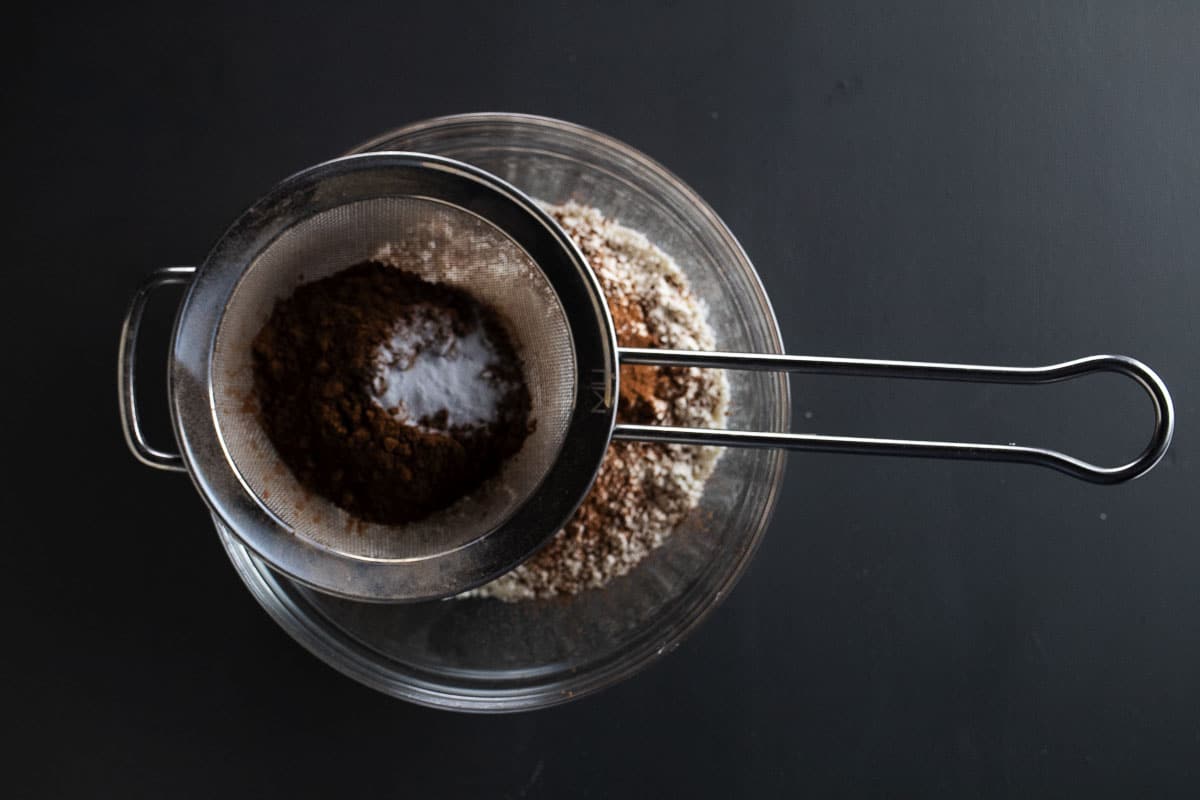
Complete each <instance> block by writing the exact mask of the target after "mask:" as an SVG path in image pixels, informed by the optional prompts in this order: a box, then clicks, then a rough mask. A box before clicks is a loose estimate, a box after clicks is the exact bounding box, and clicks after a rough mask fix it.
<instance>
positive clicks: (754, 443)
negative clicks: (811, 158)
mask: <svg viewBox="0 0 1200 800" xmlns="http://www.w3.org/2000/svg"><path fill="white" fill-rule="evenodd" d="M619 356H620V362H621V363H622V364H656V365H661V366H687V367H710V368H715V369H744V370H759V371H769V372H807V373H810V374H823V375H865V376H871V377H879V378H915V379H918V380H944V381H965V382H977V383H1054V382H1056V381H1065V380H1069V379H1071V378H1077V377H1079V376H1081V375H1087V374H1089V373H1094V372H1116V373H1119V374H1122V375H1126V376H1128V377H1130V378H1132V379H1133V380H1134V381H1136V382H1137V383H1138V385H1139V386H1141V387H1142V389H1144V390H1145V392H1146V394H1148V395H1149V396H1150V400H1151V401H1152V402H1153V403H1154V432H1153V433H1152V434H1151V436H1150V441H1149V442H1148V443H1147V444H1146V448H1145V449H1144V450H1143V451H1142V453H1141V455H1139V456H1138V457H1137V458H1135V459H1134V460H1133V461H1130V462H1129V463H1128V464H1122V465H1121V466H1117V467H1102V466H1098V465H1096V464H1091V463H1088V462H1087V461H1083V460H1081V459H1078V458H1075V457H1074V456H1070V455H1067V454H1066V453H1060V452H1058V451H1057V450H1047V449H1045V448H1041V447H1019V446H1017V445H1015V444H1008V445H1004V444H983V443H978V442H938V441H933V442H929V441H917V440H909V439H871V438H863V437H855V436H824V435H818V434H811V433H770V432H765V431H764V432H756V431H729V430H707V429H703V428H675V427H666V426H661V425H620V424H619V425H617V426H616V427H615V428H614V429H613V438H614V439H632V440H637V441H649V442H672V443H676V444H702V445H704V444H707V445H718V446H725V447H764V448H772V447H777V448H784V449H787V450H815V451H820V452H826V453H866V454H873V455H893V456H923V457H929V458H958V459H973V460H979V461H1019V462H1024V463H1027V464H1040V465H1042V466H1044V467H1051V468H1053V469H1057V470H1059V471H1061V472H1065V473H1067V474H1068V475H1072V476H1074V477H1076V478H1081V479H1083V480H1086V481H1092V482H1093V483H1120V482H1122V481H1127V480H1131V479H1133V478H1136V477H1138V476H1140V475H1144V474H1145V473H1147V472H1149V471H1150V469H1151V468H1152V467H1153V466H1154V465H1155V464H1157V463H1158V461H1159V459H1161V458H1162V457H1163V454H1164V453H1165V452H1166V451H1167V446H1168V445H1170V443H1171V434H1172V433H1173V431H1174V428H1175V411H1174V407H1173V406H1172V404H1171V394H1170V392H1168V391H1167V387H1166V386H1165V385H1164V384H1163V382H1162V379H1161V378H1159V377H1158V375H1157V374H1156V373H1155V372H1154V370H1152V369H1150V368H1149V367H1147V366H1146V365H1145V364H1143V363H1142V362H1140V361H1138V360H1137V359H1134V358H1130V357H1129V356H1109V355H1100V356H1087V357H1086V358H1078V359H1075V360H1074V361H1064V362H1063V363H1061V364H1050V365H1048V366H1044V367H995V366H977V365H974V364H938V363H929V362H921V361H880V360H875V359H867V358H815V357H812V356H784V355H770V354H765V353H761V354H757V353H708V352H701V351H689V350H658V349H654V348H633V347H622V348H620V350H619Z"/></svg>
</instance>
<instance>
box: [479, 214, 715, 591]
mask: <svg viewBox="0 0 1200 800" xmlns="http://www.w3.org/2000/svg"><path fill="white" fill-rule="evenodd" d="M548 211H549V212H550V213H551V214H552V215H553V216H554V218H555V219H557V220H558V222H559V224H561V225H562V226H563V228H564V229H565V230H566V232H567V233H568V234H569V235H570V236H571V238H572V239H573V240H574V241H575V243H576V244H577V245H579V248H580V249H581V250H582V251H583V254H584V255H585V256H586V257H587V259H588V261H589V263H590V264H591V265H592V268H593V269H594V270H595V272H596V275H597V276H598V277H599V279H600V284H601V286H602V288H603V290H604V295H605V297H606V299H607V300H608V305H609V309H610V311H611V312H612V316H613V322H614V323H615V325H616V329H617V341H618V343H619V344H621V345H623V346H627V347H665V348H672V349H678V350H712V349H714V343H713V337H712V330H711V329H710V328H709V326H708V323H707V322H706V321H705V312H704V307H703V306H702V304H701V303H700V301H698V300H697V299H696V297H695V296H693V294H692V293H691V291H690V289H689V288H688V284H687V280H686V279H685V277H684V275H683V272H682V271H681V270H680V269H679V267H678V266H677V265H676V264H675V263H674V262H673V261H672V260H671V259H670V257H668V256H667V255H666V254H665V253H663V252H662V251H661V250H659V249H658V248H657V247H655V246H654V245H653V244H651V243H650V242H649V241H648V240H647V239H646V237H645V236H643V235H642V234H640V233H638V232H637V231H634V230H630V229H629V228H624V227H622V226H620V225H617V224H616V223H615V222H612V221H609V220H606V219H605V218H604V216H603V215H602V214H601V213H600V212H599V211H597V210H596V209H594V208H588V207H585V206H580V205H576V204H574V203H571V204H568V205H565V206H551V207H548ZM620 385H621V396H620V405H619V409H618V414H617V419H618V421H619V422H630V423H641V424H658V425H682V426H691V427H723V426H724V423H725V409H726V406H727V404H728V394H729V390H728V384H727V383H726V380H725V376H724V373H722V372H720V371H713V370H701V369H696V368H691V367H654V366H629V367H624V368H622V370H621V384H620ZM720 453H721V450H720V448H715V447H698V446H692V445H674V444H657V443H643V442H625V441H619V442H613V443H612V444H611V445H610V446H609V448H608V453H607V454H606V456H605V458H604V461H603V463H602V464H601V466H600V472H599V475H598V477H597V478H596V483H595V485H594V486H593V487H592V490H591V492H590V493H589V494H588V496H587V498H586V499H585V500H584V502H583V505H582V506H580V508H579V510H578V511H577V512H576V513H575V516H574V517H572V519H571V521H570V522H568V523H567V525H566V526H565V527H564V528H563V530H561V531H559V532H558V533H557V534H556V535H555V537H554V538H553V539H552V540H551V541H550V543H549V544H548V545H546V547H544V548H543V549H542V550H540V551H539V552H538V553H537V554H535V555H534V556H533V557H532V558H530V559H529V560H528V561H526V562H525V563H524V564H522V565H520V566H518V567H516V568H515V569H513V570H512V571H511V572H509V573H507V574H505V575H502V576H501V577H500V578H497V579H496V580H495V581H492V582H491V583H489V584H487V585H485V586H483V587H481V588H479V589H476V590H474V591H472V592H470V593H468V596H474V597H495V598H499V599H501V600H507V601H515V600H526V599H534V598H546V597H553V596H555V595H561V594H574V593H576V592H579V591H581V590H583V589H590V588H598V587H601V586H604V585H605V584H606V583H608V582H609V581H610V580H612V579H613V578H615V577H617V576H619V575H624V574H625V573H627V572H628V571H629V570H630V569H631V568H633V566H634V565H636V564H637V563H638V562H639V561H641V560H642V559H644V558H645V557H646V556H647V555H649V553H650V552H651V551H652V550H654V548H656V547H658V546H659V545H661V544H662V543H663V542H664V541H665V540H666V538H667V537H668V536H669V535H670V534H671V531H672V529H674V527H675V526H676V525H677V524H678V523H679V522H680V520H682V519H683V517H684V515H685V514H687V512H688V511H689V510H691V509H692V508H694V507H695V505H696V504H697V503H698V502H699V500H700V496H701V493H702V492H703V489H704V482H705V481H706V480H707V479H708V477H709V475H711V474H712V471H713V468H714V466H715V465H716V461H717V458H718V457H719V456H720Z"/></svg>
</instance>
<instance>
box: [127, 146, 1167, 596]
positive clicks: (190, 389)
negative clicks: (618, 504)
mask: <svg viewBox="0 0 1200 800" xmlns="http://www.w3.org/2000/svg"><path fill="white" fill-rule="evenodd" d="M376 256H379V257H385V258H392V257H396V258H400V259H401V260H403V262H404V264H405V265H406V267H409V266H414V265H419V271H420V272H421V274H422V275H423V276H424V277H428V278H431V279H434V280H440V281H445V282H447V283H451V284H453V285H456V286H460V287H462V288H464V289H466V290H468V291H470V292H471V293H472V294H474V295H476V296H477V297H479V298H480V299H482V300H484V301H486V302H487V303H488V304H489V305H491V306H492V307H493V308H495V309H496V310H497V311H498V312H499V313H500V316H501V317H502V318H504V319H505V320H506V321H507V325H508V327H509V329H510V333H511V334H512V337H513V340H514V343H515V344H516V346H517V350H518V354H519V355H520V357H521V359H522V362H523V369H524V370H525V376H526V380H527V384H528V386H529V389H530V393H531V396H532V400H533V416H534V417H535V421H536V426H537V427H536V431H535V433H534V434H533V435H531V436H530V437H529V439H528V440H527V441H526V443H525V445H524V446H523V448H522V450H521V451H520V452H519V453H518V454H517V455H516V456H514V457H513V458H512V459H511V460H510V461H509V463H507V464H505V465H504V467H503V468H502V469H501V472H500V474H499V475H497V476H496V478H495V479H494V480H493V481H491V482H490V483H488V484H486V485H485V486H484V487H482V488H481V489H480V490H479V491H477V492H475V493H473V494H472V496H470V497H468V498H464V499H463V500H462V501H460V502H459V503H458V504H456V505H454V506H452V507H451V508H449V509H447V510H445V511H444V512H440V513H438V514H435V515H433V516H431V517H429V518H427V519H425V520H423V521H421V522H419V523H415V524H410V525H404V526H383V525H370V524H365V523H362V522H360V521H356V520H354V519H353V518H351V517H350V516H349V515H348V514H346V513H345V512H343V511H341V510H340V509H338V508H336V507H335V506H333V505H332V504H331V503H328V502H327V501H324V500H321V499H319V498H315V497H311V496H309V495H307V494H306V493H305V492H304V491H303V490H302V489H300V487H299V486H298V485H297V484H296V481H295V479H294V478H292V477H291V475H290V473H289V472H288V470H287V469H286V468H285V467H284V466H283V465H282V463H281V462H280V461H279V459H278V456H277V455H276V454H275V453H274V450H273V448H272V447H271V445H270V443H269V441H268V440H267V438H266V436H265V435H264V433H263V431H262V429H261V426H259V424H258V422H257V420H256V418H255V416H254V409H253V392H252V373H251V369H250V361H249V358H250V355H249V343H250V341H251V340H252V338H253V337H254V335H255V334H256V333H257V331H258V330H259V328H261V326H262V324H263V322H264V321H265V320H266V317H267V315H268V314H269V313H270V310H271V307H272V306H273V304H274V302H275V301H276V300H277V299H278V298H280V297H282V296H286V295H287V294H289V293H290V292H291V291H292V290H293V289H294V288H295V286H296V285H298V284H299V283H300V282H302V281H309V280H313V279H316V278H319V277H321V276H323V275H327V274H329V273H331V272H334V271H337V270H340V269H342V268H345V267H348V266H351V265H352V264H354V263H356V262H359V261H362V260H365V259H367V258H371V257H376ZM180 277H181V275H180V274H179V273H178V272H170V271H168V272H166V273H162V274H160V275H159V276H156V277H154V278H151V279H150V280H149V281H148V282H147V283H146V284H145V285H144V286H143V288H142V290H141V291H140V292H139V294H138V295H137V296H136V297H135V300H134V303H133V304H132V305H131V308H130V312H129V315H128V317H127V319H126V325H125V328H124V330H123V332H122V341H123V344H122V350H121V353H122V360H121V366H120V369H121V373H122V395H121V398H122V410H123V417H122V418H123V421H124V423H125V430H126V435H127V439H128V440H129V442H130V446H131V447H132V448H133V449H134V451H135V453H136V454H137V455H138V456H139V458H141V459H142V460H144V461H145V462H146V463H149V464H151V465H154V466H162V467H168V468H178V467H179V466H180V465H181V464H186V467H187V469H188V471H189V472H190V473H191V474H192V476H193V478H194V479H195V480H196V482H197V484H198V486H199V487H200V489H201V493H202V494H203V495H204V497H205V499H206V500H207V501H208V502H209V504H210V505H211V506H212V507H213V509H214V511H215V512H216V513H217V514H218V515H219V516H220V517H221V519H222V520H223V521H224V522H225V523H226V524H227V525H228V527H229V528H230V529H231V530H232V531H234V533H235V534H236V535H237V536H238V537H239V538H240V539H241V540H242V541H243V542H244V543H245V544H246V545H247V546H248V547H250V548H251V549H252V550H254V551H255V552H256V553H258V555H260V556H261V557H262V558H263V559H264V560H265V561H267V562H268V563H270V564H271V565H272V566H273V567H274V568H276V569H278V570H280V571H282V572H284V573H285V574H287V575H289V576H291V577H293V578H295V579H297V580H299V581H301V582H302V583H306V584H309V585H311V586H314V587H315V588H317V589H321V590H323V591H326V592H330V593H333V594H339V595H343V596H348V597H352V598H355V599H360V600H379V601H401V600H421V599H428V598H433V597H444V596H449V595H453V594H457V593H459V592H461V591H464V590H466V589H469V588H472V587H474V586H477V585H480V584H482V583H484V582H485V581H487V580H488V579H490V578H492V577H495V576H496V575H498V574H500V573H501V572H503V571H505V570H507V569H508V568H510V567H512V566H514V565H515V564H517V563H519V562H520V561H521V560H523V559H524V558H526V557H528V556H529V555H530V554H532V553H533V552H534V551H535V550H536V549H537V548H538V547H539V546H540V545H542V544H543V543H544V542H545V541H546V540H547V539H549V537H551V536H552V535H553V534H554V533H555V531H557V530H558V529H559V528H560V527H561V526H562V524H563V523H564V522H565V521H566V520H567V518H568V517H569V516H570V514H571V513H572V512H573V511H574V510H575V508H576V507H577V506H578V504H579V503H580V502H581V501H582V499H583V497H584V495H585V494H586V492H587V491H588V489H589V488H590V486H591V484H592V481H593V480H594V478H595V475H596V471H597V470H598V468H599V466H600V462H601V460H602V458H603V456H604V453H605V450H606V448H607V447H608V444H609V441H610V440H611V439H612V438H614V437H616V438H621V439H636V440H642V441H659V442H667V443H679V444H705V445H720V446H736V447H777V448H786V449H794V450H816V451H825V452H851V453H869V454H882V455H907V456H925V457H940V458H957V459H978V460H999V461H1015V462H1025V463H1033V464H1040V465H1043V466H1049V467H1052V468H1055V469H1058V470H1060V471H1063V472H1066V473H1068V474H1070V475H1073V476H1075V477H1078V478H1082V479H1085V480H1090V481H1094V482H1098V483H1116V482H1119V481H1123V480H1128V479H1131V478H1135V477H1137V476H1139V475H1141V474H1143V473H1145V472H1146V471H1147V470H1149V469H1150V468H1152V467H1153V466H1154V465H1155V464H1156V463H1157V462H1158V460H1159V459H1160V458H1161V457H1162V455H1163V453H1164V452H1165V450H1166V448H1167V446H1168V444H1169V443H1170V439H1171V434H1172V430H1173V419H1174V417H1173V410H1172V406H1171V399H1170V395H1169V393H1168V392H1167V390H1166V387H1165V386H1164V385H1163V383H1162V381H1161V380H1160V379H1159V377H1158V376H1157V375H1156V374H1155V373H1154V372H1153V371H1151V370H1150V369H1149V368H1147V367H1146V366H1145V365H1143V364H1141V363H1140V362H1138V361H1136V360H1134V359H1131V358H1128V357H1125V356H1090V357H1087V358H1082V359H1077V360H1075V361H1069V362H1064V363H1061V364H1054V365H1050V366H1044V367H997V366H976V365H964V364H939V363H927V362H902V361H881V360H872V359H850V358H814V357H807V356H778V355H762V354H747V353H709V352H688V351H676V350H655V349H645V348H641V349H636V348H618V347H617V344H616V334H615V331H614V326H613V323H612V319H611V317H610V316H609V313H608V309H607V307H606V305H605V302H604V298H603V295H602V294H601V292H600V288H599V285H598V282H597V280H596V276H595V275H594V274H593V272H592V271H591V269H590V268H589V266H588V265H587V263H586V261H585V259H584V257H583V255H582V254H581V253H580V251H579V249H578V248H577V247H576V246H575V245H574V244H573V243H572V242H571V241H570V239H569V238H568V237H567V235H566V234H565V233H564V232H563V230H562V229H561V228H560V227H559V226H558V225H557V224H556V223H554V221H553V220H552V219H551V218H550V217H549V216H548V215H547V214H546V213H545V212H544V211H543V210H542V209H541V208H539V207H538V205H537V204H536V203H535V202H533V201H532V200H530V199H529V198H528V197H525V196H524V195H523V194H521V193H520V192H519V191H517V190H516V189H514V188H513V187H512V186H510V185H508V184H507V183H505V182H503V181H501V180H500V179H499V178H497V177H495V176H493V175H491V174H489V173H487V172H484V171H482V170H479V169H476V168H474V167H470V166H468V165H466V164H462V163H459V162H456V161H452V160H449V159H444V158H437V157H433V156H428V155H422V154H414V153H388V152H377V153H370V154H366V155H356V156H347V157H344V158H340V159H335V160H333V161H329V162H326V163H324V164H320V165H317V166H315V167H312V168H310V169H308V170H305V171H303V172H301V173H298V174H297V175H295V176H293V177H292V178H289V179H288V180H286V181H284V182H283V183H281V184H280V185H279V186H277V187H275V188H274V189H273V190H272V191H271V193H269V194H268V195H267V196H266V197H264V198H263V199H262V200H260V201H259V202H258V203H256V204H255V206H253V207H252V208H251V209H250V210H248V211H247V212H246V213H245V214H243V215H242V217H241V218H239V220H238V221H237V222H236V223H235V224H234V225H233V227H231V228H230V230H229V231H228V232H226V234H225V235H224V237H222V239H221V240H220V241H219V242H218V243H217V245H216V246H215V247H214V249H213V251H212V253H210V255H209V257H208V259H207V260H206V261H205V263H204V265H203V266H202V267H201V268H200V269H199V270H198V271H197V272H196V274H195V277H194V279H193V280H192V281H191V286H190V288H189V291H188V294H187V296H186V298H185V300H184V303H183V305H182V307H181V309H180V315H179V320H178V322H177V327H176V335H175V340H174V344H173V349H172V353H173V364H172V371H171V395H172V401H173V403H174V412H175V413H174V421H175V425H176V433H177V436H178V438H179V441H180V444H181V447H182V457H181V458H180V457H175V456H173V455H171V454H166V453H162V452H159V451H155V450H153V449H151V448H149V447H148V446H147V445H146V444H145V442H144V441H143V440H142V437H141V433H140V429H139V427H138V424H137V415H136V411H135V409H134V407H133V403H132V396H133V362H132V352H133V351H132V342H133V341H134V339H135V338H136V331H137V325H138V321H139V320H140V315H141V307H142V303H144V297H145V294H146V293H147V292H148V291H149V290H150V289H151V288H153V287H154V286H156V285H160V284H161V283H168V282H177V281H178V280H179V279H180ZM622 364H652V365H667V366H691V367H706V368H718V369H750V370H770V371H787V372H808V373H825V374H838V375H870V376H879V377H891V378H915V379H929V380H952V381H974V382H1000V383H1026V384H1037V383H1048V382H1053V381H1060V380H1066V379H1070V378H1073V377H1077V376H1079V375H1083V374H1086V373H1091V372H1098V371H1111V372H1118V373H1122V374H1125V375H1127V376H1129V377H1132V378H1133V379H1134V380H1136V381H1137V382H1138V383H1139V384H1140V385H1141V386H1142V388H1143V389H1145V391H1146V392H1147V394H1148V395H1149V396H1150V398H1151V400H1152V402H1153V404H1154V413H1155V425H1154V429H1153V432H1152V435H1151V438H1150V441H1149V443H1148V444H1147V446H1146V448H1145V450H1144V451H1143V452H1142V454H1141V455H1140V456H1138V458H1136V459H1135V460H1133V461H1131V462H1129V463H1127V464H1124V465H1122V466H1118V467H1100V466H1096V465H1093V464H1089V463H1087V462H1084V461H1081V460H1079V459H1077V458H1074V457H1072V456H1069V455H1066V454H1064V453H1060V452H1057V451H1053V450H1047V449H1044V448H1037V447H1026V446H1017V445H999V444H980V443H970V442H967V443H962V442H937V441H933V442H931V441H913V440H901V439H873V438H871V439H868V438H861V437H848V436H826V435H818V434H793V433H778V432H768V431H763V432H758V431H727V430H701V429H690V428H677V427H664V426H645V425H616V424H615V417H616V397H617V384H618V373H619V367H620V365H622Z"/></svg>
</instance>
